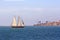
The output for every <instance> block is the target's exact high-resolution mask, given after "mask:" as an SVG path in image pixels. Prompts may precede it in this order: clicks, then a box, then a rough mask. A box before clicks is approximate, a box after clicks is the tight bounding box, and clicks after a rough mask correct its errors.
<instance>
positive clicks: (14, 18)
mask: <svg viewBox="0 0 60 40" xmlns="http://www.w3.org/2000/svg"><path fill="white" fill-rule="evenodd" d="M12 26H17V24H16V17H15V16H14V17H13V21H12Z"/></svg>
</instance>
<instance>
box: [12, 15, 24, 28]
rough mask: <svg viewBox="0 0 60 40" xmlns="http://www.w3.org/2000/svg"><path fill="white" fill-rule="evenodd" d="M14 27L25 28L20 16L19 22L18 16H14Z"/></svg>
mask: <svg viewBox="0 0 60 40" xmlns="http://www.w3.org/2000/svg"><path fill="white" fill-rule="evenodd" d="M11 26H12V28H24V22H23V21H22V20H21V19H20V17H19V16H18V23H17V22H16V17H15V16H14V17H13V21H12V25H11Z"/></svg>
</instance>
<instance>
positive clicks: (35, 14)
mask: <svg viewBox="0 0 60 40" xmlns="http://www.w3.org/2000/svg"><path fill="white" fill-rule="evenodd" d="M13 16H16V17H18V16H20V17H21V19H23V21H24V23H25V25H32V24H35V23H37V22H38V21H42V22H45V21H58V20H60V0H0V25H1V26H9V25H10V24H11V22H12V18H13Z"/></svg>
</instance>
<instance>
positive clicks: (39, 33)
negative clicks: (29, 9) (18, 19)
mask: <svg viewBox="0 0 60 40" xmlns="http://www.w3.org/2000/svg"><path fill="white" fill-rule="evenodd" d="M0 40H60V27H59V26H47V27H46V26H26V27H24V28H11V27H9V26H7V27H6V26H4V27H3V26H1V27H0Z"/></svg>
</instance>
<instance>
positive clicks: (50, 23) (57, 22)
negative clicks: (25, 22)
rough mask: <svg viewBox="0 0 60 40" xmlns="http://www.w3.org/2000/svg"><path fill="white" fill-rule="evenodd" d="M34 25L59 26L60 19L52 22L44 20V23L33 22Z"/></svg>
mask: <svg viewBox="0 0 60 40" xmlns="http://www.w3.org/2000/svg"><path fill="white" fill-rule="evenodd" d="M34 26H60V21H53V22H48V21H46V22H45V23H37V24H34Z"/></svg>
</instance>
